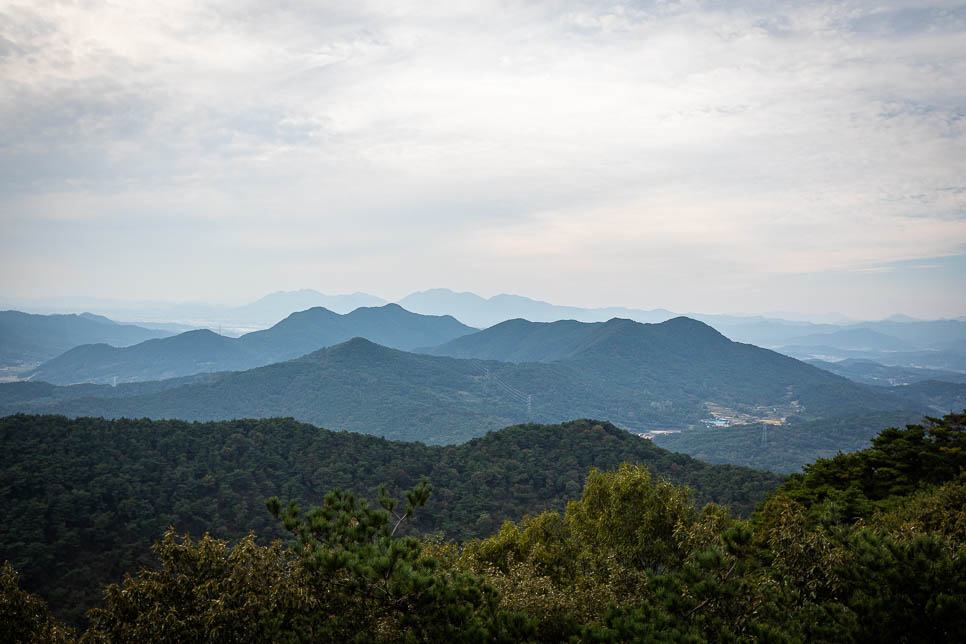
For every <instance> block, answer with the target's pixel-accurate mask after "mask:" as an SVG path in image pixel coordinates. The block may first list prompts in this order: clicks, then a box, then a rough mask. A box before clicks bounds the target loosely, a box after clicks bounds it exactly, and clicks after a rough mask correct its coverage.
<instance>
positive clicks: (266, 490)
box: [0, 415, 780, 619]
mask: <svg viewBox="0 0 966 644" xmlns="http://www.w3.org/2000/svg"><path fill="white" fill-rule="evenodd" d="M622 462H633V463H643V464H646V465H647V466H648V467H649V468H651V469H652V470H653V471H654V472H657V473H662V474H664V475H666V476H668V477H670V478H671V480H674V481H676V482H678V483H686V484H688V485H691V486H692V487H693V488H694V489H695V491H696V495H697V498H698V499H699V500H700V501H701V502H704V501H717V502H719V503H725V504H728V505H731V506H732V507H733V508H735V510H736V511H738V512H742V513H748V512H750V510H751V508H752V507H753V506H754V504H755V503H756V502H757V501H759V500H761V499H762V498H763V497H764V495H765V494H766V493H767V492H769V491H770V490H772V489H774V488H775V487H776V486H777V485H778V483H779V482H780V479H779V478H778V477H776V476H774V475H771V474H767V473H764V472H756V471H754V470H749V469H746V468H740V467H732V466H710V465H707V464H705V463H701V462H699V461H695V460H693V459H691V458H689V457H687V456H683V455H680V454H672V453H670V452H667V451H665V450H663V449H660V448H657V447H655V446H654V445H653V444H652V443H651V442H650V441H647V440H644V439H641V438H638V437H636V436H633V435H631V434H628V433H627V432H624V431H622V430H620V429H617V428H616V427H614V426H613V425H610V424H608V423H598V422H596V421H586V420H581V421H573V422H569V423H565V424H563V425H552V426H547V425H521V426H515V427H508V428H506V429H503V430H500V431H497V432H492V433H489V434H487V435H486V436H484V437H481V438H478V439H475V440H472V441H470V442H468V443H465V444H462V445H453V446H446V447H433V446H426V445H423V444H419V443H401V442H394V441H387V440H383V439H379V438H375V437H372V436H365V435H360V434H351V433H347V432H331V431H327V430H323V429H318V428H316V427H313V426H310V425H305V424H301V423H297V422H295V421H293V420H291V419H269V420H238V421H228V422H219V423H205V424H192V423H185V422H181V421H150V420H147V419H142V420H115V421H108V420H103V419H94V418H79V419H75V420H68V419H66V418H64V417H62V416H24V415H17V416H9V417H6V418H3V419H0V508H3V510H2V517H0V561H2V560H5V559H9V560H11V561H12V562H13V564H14V567H15V568H17V569H19V570H20V571H21V572H22V573H23V575H24V584H25V586H26V587H27V588H29V589H31V590H40V591H41V592H42V593H43V595H44V596H45V597H46V598H47V599H48V600H49V601H50V602H51V604H52V605H53V606H54V608H55V609H56V611H57V612H60V613H61V614H66V615H69V616H71V617H72V618H75V619H76V618H77V617H79V616H80V615H81V614H82V611H83V609H84V608H86V607H89V606H90V605H92V603H93V602H94V601H95V599H96V597H97V594H98V589H99V588H100V587H101V586H102V585H103V584H104V583H106V582H108V581H119V580H120V578H121V576H122V573H123V571H126V570H134V569H135V568H136V567H137V566H138V564H140V563H143V562H146V561H147V556H148V546H149V545H150V543H151V542H152V541H153V540H154V539H156V538H157V537H158V536H159V535H160V534H161V533H162V532H163V531H164V530H165V529H166V528H167V527H168V526H169V525H172V526H174V527H175V528H176V530H178V531H179V532H191V533H192V534H195V535H200V534H201V533H203V532H205V531H209V532H211V533H213V534H217V535H219V536H222V537H231V538H238V537H241V536H243V535H244V534H247V532H248V531H249V530H255V531H256V532H257V533H258V534H259V535H260V536H262V537H271V536H278V535H280V532H279V531H278V529H277V526H276V524H275V522H274V521H273V520H272V519H271V517H270V516H269V515H268V513H267V512H265V510H264V505H263V501H264V499H265V498H267V497H270V496H275V495H278V496H280V497H282V498H285V499H287V498H295V499H299V500H300V501H301V502H303V503H318V502H319V501H320V499H321V497H322V495H324V494H325V493H326V492H327V491H328V490H330V489H332V488H334V487H342V488H345V489H352V490H355V491H357V492H359V493H361V494H365V495H367V496H369V497H370V498H374V497H375V492H376V489H377V487H378V485H379V484H380V483H388V484H390V485H392V486H393V487H394V488H397V489H398V488H401V487H409V486H412V485H414V484H415V483H416V482H418V481H419V479H420V477H421V476H428V477H429V478H430V480H431V481H432V482H433V485H434V486H435V492H434V497H433V504H432V506H431V507H430V508H427V511H426V512H423V513H422V514H421V515H420V517H419V518H418V519H417V522H416V523H415V524H414V527H415V528H416V529H417V530H418V531H419V532H422V533H438V534H441V535H443V536H445V537H447V538H461V539H465V538H469V537H472V536H486V535H488V534H490V533H491V532H492V531H493V530H495V529H496V528H498V527H499V526H500V524H501V523H502V522H503V521H504V520H505V519H514V520H516V519H519V518H521V517H522V516H523V515H524V514H525V513H528V512H530V513H533V512H539V511H542V510H544V509H547V508H557V509H562V508H563V504H564V503H565V501H566V500H567V499H571V498H575V497H576V496H577V495H578V494H579V491H580V486H581V483H582V481H583V478H584V476H585V475H586V473H587V470H588V469H589V468H591V467H598V468H601V469H612V468H615V467H616V466H617V465H618V464H620V463H622Z"/></svg>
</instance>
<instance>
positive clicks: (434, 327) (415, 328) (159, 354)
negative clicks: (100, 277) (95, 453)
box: [30, 304, 475, 384]
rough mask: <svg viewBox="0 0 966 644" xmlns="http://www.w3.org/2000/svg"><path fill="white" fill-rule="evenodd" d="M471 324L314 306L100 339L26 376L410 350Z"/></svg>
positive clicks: (125, 372)
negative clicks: (213, 326) (228, 327)
mask: <svg viewBox="0 0 966 644" xmlns="http://www.w3.org/2000/svg"><path fill="white" fill-rule="evenodd" d="M474 330H475V329H473V328H471V327H468V326H466V325H465V324H462V323H460V322H459V321H457V320H456V319H455V318H453V317H451V316H449V315H444V316H429V315H419V314H417V313H411V312H409V311H407V310H405V309H403V308H402V307H400V306H399V305H398V304H387V305H385V306H381V307H368V308H367V307H363V308H358V309H356V310H354V311H352V312H351V313H347V314H345V315H340V314H338V313H333V312H332V311H329V310H328V309H324V308H322V307H315V308H311V309H308V310H305V311H299V312H297V313H292V314H291V315H289V316H288V317H286V318H285V319H284V320H282V321H280V322H278V323H277V324H275V325H274V326H272V327H271V328H269V329H265V330H263V331H253V332H251V333H246V334H245V335H243V336H241V337H239V338H228V337H224V336H221V335H218V334H217V333H213V332H212V331H209V330H199V331H190V332H187V333H182V334H179V335H177V336H174V337H170V338H164V339H162V340H153V341H150V342H143V343H140V344H136V345H134V346H130V347H123V348H118V347H113V346H108V345H107V344H98V345H82V346H75V347H74V348H73V349H71V350H70V351H67V352H65V353H64V354H62V355H59V356H57V357H56V358H54V359H53V360H50V361H48V362H45V363H44V364H42V365H40V367H38V368H37V369H36V370H34V371H33V372H32V373H31V375H30V377H31V378H32V379H34V380H42V381H45V382H51V383H54V384H74V383H84V382H93V383H112V384H113V383H114V381H115V380H116V381H117V382H121V383H126V382H141V381H146V380H161V379H164V378H176V377H181V376H188V375H192V374H196V373H201V372H216V371H238V370H244V369H250V368H252V367H259V366H263V365H267V364H271V363H274V362H282V361H285V360H292V359H293V358H298V357H299V356H303V355H305V354H307V353H311V352H312V351H316V350H318V349H320V348H323V347H328V346H332V345H335V344H339V343H342V342H346V341H347V340H350V339H352V338H354V337H363V338H367V339H369V340H371V341H373V342H376V343H379V344H382V345H385V346H388V347H393V348H398V349H412V348H414V347H418V346H423V345H427V344H438V343H441V342H446V341H448V340H451V339H453V338H456V337H459V336H461V335H464V334H466V333H471V332H472V331H474ZM71 346H74V345H71Z"/></svg>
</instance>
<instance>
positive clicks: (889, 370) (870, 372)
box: [805, 358, 966, 387]
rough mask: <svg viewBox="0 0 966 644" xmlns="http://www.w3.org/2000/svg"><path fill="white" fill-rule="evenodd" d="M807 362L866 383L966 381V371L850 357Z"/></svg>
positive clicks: (907, 383)
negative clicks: (830, 360)
mask: <svg viewBox="0 0 966 644" xmlns="http://www.w3.org/2000/svg"><path fill="white" fill-rule="evenodd" d="M805 362H807V363H808V364H810V365H813V366H815V367H818V368H819V369H825V370H826V371H831V372H832V373H836V374H838V375H840V376H843V377H845V378H848V379H849V380H854V381H855V382H861V383H863V384H866V385H877V386H883V387H893V386H896V385H910V384H913V383H916V382H923V381H926V380H943V381H946V382H960V383H962V382H966V373H959V372H955V371H943V370H940V369H923V368H917V367H894V366H889V365H884V364H880V363H878V362H874V361H872V360H859V359H855V358H849V359H847V360H841V361H839V362H826V361H824V360H806V361H805Z"/></svg>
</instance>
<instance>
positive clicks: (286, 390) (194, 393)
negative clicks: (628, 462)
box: [0, 312, 901, 443]
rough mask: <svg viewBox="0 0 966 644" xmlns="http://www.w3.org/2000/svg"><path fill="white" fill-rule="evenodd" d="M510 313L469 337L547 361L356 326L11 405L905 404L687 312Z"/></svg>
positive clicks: (552, 407) (391, 413)
mask: <svg viewBox="0 0 966 644" xmlns="http://www.w3.org/2000/svg"><path fill="white" fill-rule="evenodd" d="M328 315H334V314H331V312H329V313H328ZM297 319H298V318H296V320H297ZM501 326H502V328H494V329H488V330H486V331H483V332H480V333H477V334H474V336H471V337H476V338H477V339H480V338H482V339H483V340H486V339H487V338H489V339H491V340H492V339H494V338H497V337H502V338H503V340H502V343H498V342H496V341H495V340H494V341H493V342H491V343H489V347H490V348H489V349H488V350H489V351H492V352H493V354H491V355H494V354H495V353H496V347H497V346H498V345H500V346H501V347H502V348H500V351H501V352H502V354H501V355H503V356H504V357H506V356H507V355H510V354H512V355H524V354H527V355H531V356H533V355H537V353H539V352H538V350H537V349H536V347H538V346H544V347H548V346H549V347H552V348H550V349H546V350H545V352H544V355H543V358H544V361H540V362H519V363H512V362H505V361H496V360H490V359H479V358H476V357H467V358H452V357H445V356H431V355H425V354H414V353H408V352H404V351H400V350H395V349H390V348H387V347H383V346H380V345H378V344H375V343H373V342H371V341H368V340H365V339H362V338H354V339H352V340H350V341H348V342H344V343H342V344H338V345H336V346H332V347H329V348H326V349H323V350H320V351H315V352H313V353H311V354H309V355H306V356H303V357H300V358H298V359H295V360H291V361H288V362H282V363H275V364H271V365H267V366H263V367H259V368H256V369H251V370H248V371H244V372H229V373H216V374H209V375H207V376H194V377H192V378H189V379H185V380H178V381H168V382H167V383H165V384H161V383H155V384H152V383H138V384H131V385H119V386H118V387H116V388H112V387H109V386H93V385H85V386H79V387H53V388H49V389H45V390H43V391H40V390H38V391H37V392H36V393H37V397H36V398H32V397H31V394H30V392H29V391H27V390H26V389H24V388H23V387H21V388H20V389H17V390H16V391H15V392H14V393H11V394H7V393H6V391H7V389H8V388H9V387H12V385H3V386H0V414H6V413H14V412H18V411H23V412H31V413H63V414H67V415H71V416H78V415H91V416H105V417H121V416H129V417H141V416H148V417H153V418H182V419H187V420H217V419H230V418H242V417H259V418H265V417H274V416H291V417H294V418H297V419H299V420H303V421H306V422H311V423H313V424H317V425H322V426H327V427H333V428H338V429H347V430H351V431H358V432H363V433H369V434H375V435H382V436H386V437H388V438H396V439H402V440H419V441H423V442H429V443H453V442H460V441H462V440H466V439H467V438H470V437H473V436H478V435H481V434H483V433H485V432H486V431H488V430H491V429H495V428H499V427H502V426H504V425H507V424H511V423H516V422H525V421H527V420H533V421H537V422H558V421H560V420H564V419H569V418H605V419H610V420H611V421H613V422H615V423H617V424H619V425H621V426H624V427H626V428H628V429H633V430H639V429H646V428H651V427H669V426H670V427H674V426H684V425H687V424H694V423H696V422H698V421H699V420H700V419H702V418H707V417H708V408H707V407H706V403H709V402H710V403H713V404H716V405H719V406H727V407H731V408H733V409H735V410H739V411H740V410H745V411H753V410H754V409H758V408H765V409H771V410H773V411H776V412H779V413H780V414H782V415H792V414H794V415H797V416H800V417H802V418H819V417H826V416H831V415H841V414H851V413H858V412H863V411H875V410H883V409H895V408H898V407H899V406H901V405H900V401H899V399H898V398H897V397H896V396H894V395H892V394H890V393H888V392H885V391H883V390H880V389H876V388H872V387H866V386H863V385H860V384H857V383H854V382H851V381H849V380H847V379H845V378H842V377H840V376H836V375H834V374H831V373H829V372H827V371H823V370H821V369H818V368H815V367H812V366H810V365H807V364H804V363H802V362H799V361H797V360H794V359H792V358H789V357H787V356H783V355H781V354H778V353H775V352H773V351H769V350H767V349H761V348H758V347H755V346H752V345H745V344H739V343H735V342H732V341H730V340H728V339H727V338H725V337H724V336H722V335H721V334H720V333H718V332H717V331H715V330H714V329H712V328H710V327H709V326H707V325H705V324H703V323H701V322H697V321H695V320H691V319H688V318H676V319H674V320H669V321H667V322H664V323H661V324H640V323H636V322H632V321H630V320H620V319H615V320H610V321H609V322H606V323H601V324H587V325H585V326H583V327H578V326H574V325H573V324H560V323H555V324H549V325H540V324H539V323H522V324H521V322H520V321H511V322H508V323H506V325H501ZM513 338H515V340H514V339H513ZM466 342H468V340H466V341H463V342H461V343H457V344H465V343H466ZM483 344H487V343H486V342H483ZM450 346H452V345H450ZM527 347H529V348H527ZM478 355H479V354H478ZM486 357H487V356H485V357H484V358H486ZM15 384H17V385H24V384H33V383H15ZM48 387H49V386H48ZM2 401H6V402H2Z"/></svg>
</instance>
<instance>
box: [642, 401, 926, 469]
mask: <svg viewBox="0 0 966 644" xmlns="http://www.w3.org/2000/svg"><path fill="white" fill-rule="evenodd" d="M920 418H921V415H920V414H919V413H917V412H914V411H890V412H875V413H870V414H863V415H860V416H851V417H841V418H823V419H821V420H812V421H807V422H794V423H789V424H786V425H781V426H775V425H762V424H757V423H754V424H749V425H736V426H732V427H724V428H719V427H714V428H709V427H701V428H694V429H690V430H685V431H682V432H680V433H676V434H658V435H656V436H654V439H653V440H654V443H655V444H657V445H660V446H661V447H663V448H665V449H669V450H671V451H673V452H681V453H683V454H688V455H690V456H693V457H694V458H698V459H701V460H703V461H707V462H709V463H732V464H734V465H745V466H747V467H754V468H755V469H759V470H768V471H770V472H778V473H781V474H790V473H792V472H798V471H800V470H801V468H802V467H803V466H804V465H806V464H807V463H811V462H812V461H815V460H816V459H819V458H828V457H832V456H835V455H836V454H838V453H839V452H854V451H856V450H860V449H865V448H866V447H868V446H869V441H870V440H871V439H872V437H874V436H875V435H876V434H878V433H879V432H880V431H881V429H882V428H883V427H887V426H902V425H904V424H906V423H912V422H915V421H917V420H919V419H920Z"/></svg>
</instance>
